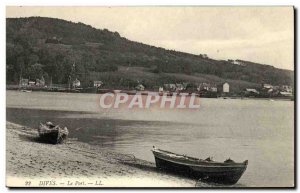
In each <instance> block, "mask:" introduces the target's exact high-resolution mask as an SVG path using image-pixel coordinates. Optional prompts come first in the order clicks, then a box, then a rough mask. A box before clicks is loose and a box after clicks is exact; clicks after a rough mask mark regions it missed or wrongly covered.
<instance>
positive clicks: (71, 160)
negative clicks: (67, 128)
mask: <svg viewBox="0 0 300 193" xmlns="http://www.w3.org/2000/svg"><path fill="white" fill-rule="evenodd" d="M37 136H38V133H37V131H36V130H34V129H32V128H28V127H25V126H22V125H18V124H15V123H11V122H6V186H8V187H26V181H28V180H30V182H31V184H30V187H195V185H196V183H197V187H210V185H209V184H205V183H199V182H197V181H196V180H192V179H187V178H183V177H181V176H175V175H170V174H165V173H161V172H159V171H157V170H156V167H155V164H154V163H151V162H148V161H145V160H140V159H136V158H134V156H132V155H126V154H120V153H115V152H112V151H107V150H102V149H101V148H100V147H95V146H91V145H88V144H86V143H82V142H79V141H76V140H74V139H69V140H67V142H66V143H65V144H61V145H51V144H45V143H40V142H38V141H37V140H36V139H37ZM44 181H52V183H50V184H47V183H46V184H45V183H43V182H44ZM67 181H72V182H73V184H67ZM53 182H54V184H53ZM75 182H77V183H75ZM96 182H98V184H97V183H96ZM27 186H28V184H27Z"/></svg>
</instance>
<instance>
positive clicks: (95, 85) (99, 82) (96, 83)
mask: <svg viewBox="0 0 300 193" xmlns="http://www.w3.org/2000/svg"><path fill="white" fill-rule="evenodd" d="M102 84H103V82H102V81H99V80H95V81H94V87H97V88H98V87H101V86H102Z"/></svg>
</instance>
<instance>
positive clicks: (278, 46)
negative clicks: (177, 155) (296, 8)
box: [6, 6, 294, 70]
mask: <svg viewBox="0 0 300 193" xmlns="http://www.w3.org/2000/svg"><path fill="white" fill-rule="evenodd" d="M30 16H41V17H53V18H60V19H64V20H68V21H73V22H82V23H85V24H88V25H91V26H93V27H95V28H98V29H104V28H107V29H108V30H110V31H117V32H119V33H120V35H121V36H123V37H126V38H127V39H130V40H133V41H138V42H142V43H145V44H149V45H154V46H159V47H163V48H166V49H171V50H177V51H182V52H188V53H192V54H197V55H198V54H207V55H208V56H209V57H210V58H214V59H220V60H227V59H234V60H235V59H242V60H247V61H253V62H258V63H263V64H268V65H272V66H275V67H277V68H283V69H289V70H294V12H293V7H288V6H286V7H279V6H274V7H230V6H227V7H200V6H193V7H183V6H182V7H178V6H169V7H168V6H165V7H155V6H152V7H70V6H69V7H67V6H65V7H46V6H44V7H29V6H26V7H6V17H8V18H16V17H30Z"/></svg>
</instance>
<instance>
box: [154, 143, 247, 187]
mask: <svg viewBox="0 0 300 193" xmlns="http://www.w3.org/2000/svg"><path fill="white" fill-rule="evenodd" d="M152 152H153V154H154V158H155V163H156V167H157V168H158V169H160V170H165V171H170V172H173V173H177V174H182V175H185V176H187V177H191V178H195V179H200V180H203V181H206V182H215V183H221V184H230V185H232V184H235V183H237V181H238V180H239V179H240V178H241V176H242V175H243V173H244V172H245V170H246V169H247V165H248V160H246V161H244V162H242V163H236V162H234V161H233V160H231V159H227V160H226V161H224V162H216V161H213V160H212V159H210V158H207V159H204V160H203V159H198V158H193V157H189V156H186V155H180V154H176V153H172V152H169V151H164V150H160V149H156V148H154V149H153V150H152Z"/></svg>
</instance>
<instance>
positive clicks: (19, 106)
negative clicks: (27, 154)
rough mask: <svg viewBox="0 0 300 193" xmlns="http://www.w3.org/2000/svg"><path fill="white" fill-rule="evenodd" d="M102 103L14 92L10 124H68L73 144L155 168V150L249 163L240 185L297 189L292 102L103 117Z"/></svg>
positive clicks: (212, 103) (215, 103) (87, 97)
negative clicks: (126, 156)
mask: <svg viewBox="0 0 300 193" xmlns="http://www.w3.org/2000/svg"><path fill="white" fill-rule="evenodd" d="M97 97H98V96H97V95H93V94H65V93H62V94H61V93H56V94H54V93H34V92H32V93H25V94H24V93H18V92H10V91H8V92H7V107H8V108H7V120H8V121H11V122H15V123H19V124H23V125H26V126H30V127H35V128H36V127H37V126H38V123H39V122H40V121H41V122H43V121H48V120H51V121H53V122H54V123H58V124H60V125H62V126H64V125H66V126H67V127H68V128H69V130H70V137H72V138H77V139H78V140H80V141H83V142H87V143H90V144H93V145H99V146H101V147H103V148H105V149H110V150H113V151H118V152H122V153H129V154H134V155H135V156H136V157H138V158H141V159H145V160H149V161H152V162H154V158H153V155H152V153H151V151H150V149H151V148H152V146H153V145H155V146H157V147H159V148H162V149H166V150H170V151H174V152H177V153H182V154H188V155H191V156H195V157H199V158H206V157H208V156H212V157H214V159H215V160H218V161H224V160H225V159H227V158H228V157H230V158H231V159H234V160H235V161H244V160H246V159H247V160H249V165H248V168H247V171H246V172H245V174H244V175H243V176H242V178H241V179H240V181H239V184H241V185H245V186H292V185H293V177H294V173H293V172H294V141H293V140H294V125H293V124H294V117H293V113H294V112H293V105H294V103H293V102H291V101H267V100H265V101H264V100H240V99H236V100H231V99H227V100H222V99H202V100H201V108H200V109H199V111H193V112H190V111H180V112H178V111H117V110H115V111H114V110H111V111H109V112H107V111H106V112H104V111H101V110H99V109H97V108H95V107H94V106H93V105H95V101H96V100H97ZM70 101H75V103H71V102H70ZM80 101H81V102H80ZM24 108H27V109H24ZM28 108H34V109H28ZM50 109H51V110H50ZM67 110H68V111H67Z"/></svg>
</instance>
